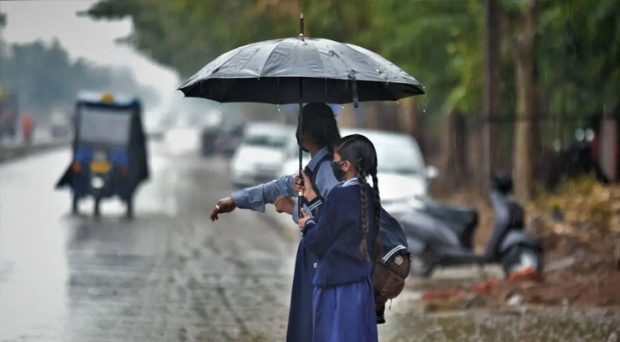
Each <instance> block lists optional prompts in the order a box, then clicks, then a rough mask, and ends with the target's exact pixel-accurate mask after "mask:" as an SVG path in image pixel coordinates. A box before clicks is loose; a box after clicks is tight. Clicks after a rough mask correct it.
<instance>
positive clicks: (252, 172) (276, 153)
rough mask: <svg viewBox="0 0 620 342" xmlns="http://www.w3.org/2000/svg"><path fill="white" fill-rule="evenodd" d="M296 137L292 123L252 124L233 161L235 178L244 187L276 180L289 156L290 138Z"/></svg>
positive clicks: (246, 131)
mask: <svg viewBox="0 0 620 342" xmlns="http://www.w3.org/2000/svg"><path fill="white" fill-rule="evenodd" d="M294 136H295V129H294V128H292V127H291V126H286V125H281V124H277V123H250V124H248V125H247V126H246V127H245V131H244V136H243V140H242V142H241V145H239V147H238V148H237V150H236V151H235V153H234V154H233V157H232V159H231V161H230V166H231V170H230V171H231V179H232V183H233V184H234V185H235V186H238V187H243V186H249V185H255V184H259V183H262V182H266V181H269V180H272V179H274V178H276V177H277V176H278V173H279V171H280V168H281V167H282V164H283V163H284V161H285V159H286V147H287V143H288V141H289V139H290V138H291V137H294Z"/></svg>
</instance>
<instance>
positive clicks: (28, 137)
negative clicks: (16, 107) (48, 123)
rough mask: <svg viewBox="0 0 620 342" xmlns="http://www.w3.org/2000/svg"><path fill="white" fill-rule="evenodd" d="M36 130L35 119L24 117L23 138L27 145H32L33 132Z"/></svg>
mask: <svg viewBox="0 0 620 342" xmlns="http://www.w3.org/2000/svg"><path fill="white" fill-rule="evenodd" d="M33 130H34V118H33V117H32V116H30V115H29V114H25V115H24V116H23V117H22V136H23V137H24V142H25V143H26V144H30V143H32V132H33Z"/></svg>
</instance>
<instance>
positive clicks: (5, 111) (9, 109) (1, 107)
mask: <svg viewBox="0 0 620 342" xmlns="http://www.w3.org/2000/svg"><path fill="white" fill-rule="evenodd" d="M18 115H19V112H18V110H17V97H16V96H15V94H14V93H11V92H9V91H7V90H5V89H4V88H2V87H0V140H2V138H4V137H10V138H14V137H15V134H16V133H17V122H18V121H17V117H18Z"/></svg>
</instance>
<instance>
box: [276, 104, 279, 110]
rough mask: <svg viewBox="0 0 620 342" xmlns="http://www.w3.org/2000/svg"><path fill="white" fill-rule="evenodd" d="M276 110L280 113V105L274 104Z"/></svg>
mask: <svg viewBox="0 0 620 342" xmlns="http://www.w3.org/2000/svg"><path fill="white" fill-rule="evenodd" d="M276 110H277V111H278V112H279V111H280V104H279V103H278V104H276Z"/></svg>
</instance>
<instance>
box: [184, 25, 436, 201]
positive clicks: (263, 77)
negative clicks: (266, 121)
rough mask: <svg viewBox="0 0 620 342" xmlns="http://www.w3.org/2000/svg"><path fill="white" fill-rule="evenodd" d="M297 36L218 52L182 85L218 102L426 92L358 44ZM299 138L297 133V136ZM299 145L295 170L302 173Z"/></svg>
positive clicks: (340, 99)
mask: <svg viewBox="0 0 620 342" xmlns="http://www.w3.org/2000/svg"><path fill="white" fill-rule="evenodd" d="M300 31H301V33H300V34H299V37H295V38H283V39H275V40H267V41H263V42H258V43H253V44H248V45H244V46H241V47H238V48H236V49H234V50H231V51H229V52H226V53H224V54H223V55H221V56H219V57H217V58H216V59H215V60H213V61H212V62H211V63H209V64H207V65H206V66H204V67H203V68H202V69H201V70H200V71H198V72H197V73H196V74H194V75H193V76H192V77H190V78H189V79H188V80H187V81H186V82H185V83H184V84H183V85H182V86H181V87H180V88H179V90H181V91H182V92H183V93H184V94H185V96H187V97H203V98H207V99H211V100H215V101H218V102H260V103H273V104H286V103H299V127H300V129H299V130H298V131H299V134H300V135H301V134H302V133H301V124H302V123H301V107H302V104H303V103H308V102H327V103H349V102H353V103H354V105H355V106H356V107H357V104H358V102H359V101H385V100H390V101H396V100H398V99H401V98H404V97H408V96H413V95H418V94H424V88H423V86H422V84H421V83H420V82H418V81H417V80H416V79H415V78H413V77H412V76H411V75H409V74H407V73H406V72H405V71H403V70H402V69H401V68H399V67H397V66H396V65H394V64H393V63H392V62H390V61H388V60H387V59H385V58H383V57H381V56H380V55H378V54H376V53H374V52H372V51H369V50H367V49H364V48H362V47H359V46H356V45H353V44H347V43H339V42H335V41H333V40H329V39H321V38H308V37H305V36H304V34H303V15H302V16H301V19H300ZM299 138H300V141H301V136H300V137H299ZM301 152H302V151H301V146H300V148H299V170H300V173H301V168H302V159H301ZM300 202H301V201H300Z"/></svg>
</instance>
